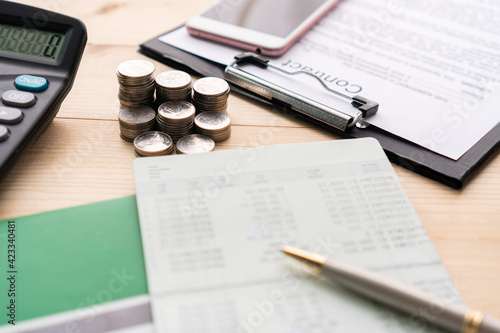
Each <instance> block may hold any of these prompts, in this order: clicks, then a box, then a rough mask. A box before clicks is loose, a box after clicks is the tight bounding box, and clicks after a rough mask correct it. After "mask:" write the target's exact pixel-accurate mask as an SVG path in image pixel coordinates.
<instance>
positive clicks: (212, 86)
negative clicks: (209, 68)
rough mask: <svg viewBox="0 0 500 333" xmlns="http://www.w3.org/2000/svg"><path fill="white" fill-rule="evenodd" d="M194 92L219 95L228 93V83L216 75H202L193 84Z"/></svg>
mask: <svg viewBox="0 0 500 333" xmlns="http://www.w3.org/2000/svg"><path fill="white" fill-rule="evenodd" d="M193 90H194V92H195V93H196V94H200V95H205V96H220V95H224V94H228V93H229V84H228V83H227V82H226V81H225V80H223V79H219V78H218V77H204V78H201V79H199V80H196V82H195V83H194V84H193Z"/></svg>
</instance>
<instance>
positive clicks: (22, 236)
mask: <svg viewBox="0 0 500 333" xmlns="http://www.w3.org/2000/svg"><path fill="white" fill-rule="evenodd" d="M0 262H2V263H1V264H0V267H1V269H2V271H1V273H0V274H2V278H1V279H0V295H2V296H1V297H0V302H1V304H0V309H1V310H0V314H1V321H0V325H5V324H9V321H11V320H14V323H16V324H17V323H18V322H20V321H23V320H27V319H32V318H36V317H40V316H45V315H50V314H54V313H59V312H63V311H68V310H75V309H79V308H85V307H91V306H94V305H96V304H100V303H105V302H109V301H114V300H119V299H123V298H127V297H131V296H137V295H141V294H145V293H147V282H146V272H145V268H144V257H143V251H142V242H141V234H140V226H139V219H138V215H137V205H136V201H135V196H130V197H125V198H121V199H115V200H110V201H104V202H99V203H95V204H89V205H84V206H79V207H73V208H68V209H62V210H57V211H52V212H47V213H42V214H37V215H31V216H25V217H20V218H13V219H9V220H5V221H1V222H0Z"/></svg>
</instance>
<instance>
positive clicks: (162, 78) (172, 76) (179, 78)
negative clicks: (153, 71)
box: [156, 71, 193, 89]
mask: <svg viewBox="0 0 500 333" xmlns="http://www.w3.org/2000/svg"><path fill="white" fill-rule="evenodd" d="M192 83H193V81H192V79H191V75H189V74H188V73H186V72H183V71H166V72H162V73H160V74H158V75H157V76H156V84H157V85H159V86H160V87H162V88H168V89H183V88H186V87H189V86H191V84H192Z"/></svg>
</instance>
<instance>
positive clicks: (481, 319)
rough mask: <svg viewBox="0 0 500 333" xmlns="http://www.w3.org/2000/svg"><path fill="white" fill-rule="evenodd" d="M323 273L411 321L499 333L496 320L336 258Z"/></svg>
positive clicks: (499, 326)
mask: <svg viewBox="0 0 500 333" xmlns="http://www.w3.org/2000/svg"><path fill="white" fill-rule="evenodd" d="M322 272H323V274H324V275H325V276H327V277H329V278H330V279H331V280H332V281H334V282H336V283H338V284H339V285H342V286H344V287H346V288H349V289H351V290H353V291H355V292H357V293H359V294H361V295H364V296H366V297H369V298H371V299H373V300H376V301H378V302H380V303H384V304H387V305H389V306H392V307H393V308H395V309H398V310H401V311H404V312H406V313H409V314H410V320H411V321H415V322H421V320H422V319H423V320H425V321H427V322H428V323H433V324H435V325H437V326H440V327H442V328H445V329H448V330H449V331H452V332H464V333H469V332H471V333H472V332H478V333H498V332H500V321H498V320H497V319H495V318H493V317H489V316H483V315H482V313H481V312H479V311H477V310H469V309H468V307H467V306H465V305H462V304H456V303H449V302H446V301H445V300H443V299H440V298H439V297H437V296H435V295H433V294H431V293H428V292H425V291H423V290H421V289H418V288H416V287H414V286H412V285H409V284H405V283H403V282H401V281H398V280H396V279H393V278H390V277H387V276H385V275H382V274H379V273H377V272H374V271H370V270H368V269H364V268H362V267H359V266H354V265H350V264H348V263H344V262H340V261H337V260H333V259H327V260H326V262H325V263H324V264H323V266H322ZM419 326H420V325H419Z"/></svg>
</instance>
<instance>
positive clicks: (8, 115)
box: [0, 106, 23, 124]
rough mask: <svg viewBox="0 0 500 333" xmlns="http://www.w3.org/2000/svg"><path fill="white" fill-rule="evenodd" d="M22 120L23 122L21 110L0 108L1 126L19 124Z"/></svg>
mask: <svg viewBox="0 0 500 333" xmlns="http://www.w3.org/2000/svg"><path fill="white" fill-rule="evenodd" d="M21 120H23V113H22V112H21V110H19V109H14V108H6V107H3V106H0V124H17V123H18V122H20V121H21Z"/></svg>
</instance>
